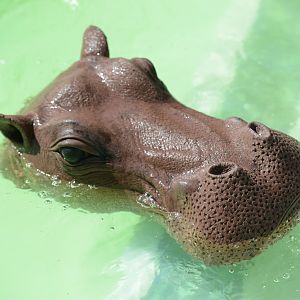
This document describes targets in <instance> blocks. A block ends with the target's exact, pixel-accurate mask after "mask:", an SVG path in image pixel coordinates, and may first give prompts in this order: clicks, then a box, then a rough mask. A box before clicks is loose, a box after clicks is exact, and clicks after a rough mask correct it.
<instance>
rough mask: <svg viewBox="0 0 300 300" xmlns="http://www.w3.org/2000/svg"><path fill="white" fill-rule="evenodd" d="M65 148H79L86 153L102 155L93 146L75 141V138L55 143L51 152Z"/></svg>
mask: <svg viewBox="0 0 300 300" xmlns="http://www.w3.org/2000/svg"><path fill="white" fill-rule="evenodd" d="M64 147H72V148H78V149H80V150H82V151H84V152H87V153H90V154H92V155H95V156H98V155H100V153H99V152H98V151H97V150H96V149H95V148H94V147H93V146H91V145H89V144H88V143H86V142H83V141H81V140H79V139H74V138H64V139H61V140H59V141H58V142H55V143H54V145H52V146H51V147H50V148H49V150H50V151H58V150H59V149H60V148H64Z"/></svg>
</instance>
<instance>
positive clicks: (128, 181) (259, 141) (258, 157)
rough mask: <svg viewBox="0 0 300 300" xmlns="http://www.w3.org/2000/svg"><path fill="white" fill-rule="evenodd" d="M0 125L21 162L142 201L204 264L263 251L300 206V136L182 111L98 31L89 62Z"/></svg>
mask: <svg viewBox="0 0 300 300" xmlns="http://www.w3.org/2000/svg"><path fill="white" fill-rule="evenodd" d="M0 129H1V131H2V133H3V134H4V135H5V136H6V137H7V138H8V139H10V140H11V142H12V143H13V144H14V146H15V148H14V149H15V153H14V155H15V156H18V155H19V156H22V158H24V159H25V160H26V161H28V162H30V163H31V164H32V165H33V167H34V168H36V169H39V170H41V171H43V172H44V173H46V174H52V175H57V176H58V177H59V178H60V179H61V180H65V181H72V180H76V181H77V182H80V183H83V184H89V185H93V186H97V187H108V188H111V189H119V190H124V191H131V193H132V195H133V196H132V197H133V199H134V201H136V200H135V199H136V194H138V195H140V196H139V200H140V202H143V201H144V200H145V201H144V202H145V203H146V204H147V203H148V204H149V205H150V206H151V211H156V212H157V213H159V214H161V215H163V216H164V217H165V224H166V227H167V229H168V231H169V232H170V233H171V235H173V236H174V237H175V238H176V239H177V240H178V241H179V242H180V243H181V244H182V245H183V246H184V248H185V249H186V250H187V251H188V252H189V253H191V254H192V255H194V256H196V257H199V258H202V259H204V260H205V261H207V262H211V263H228V262H234V261H238V260H241V259H247V258H250V257H252V256H254V255H256V254H257V253H259V252H260V251H261V249H263V248H264V247H265V246H266V245H268V244H270V243H271V242H273V241H274V240H275V239H276V238H277V237H278V235H279V234H282V233H285V232H286V231H287V230H288V228H289V227H290V225H291V223H292V220H295V216H296V215H297V213H298V211H299V208H300V201H299V197H300V145H299V142H298V141H296V140H294V139H292V138H291V137H288V136H287V135H285V134H283V133H280V132H277V131H274V130H271V129H269V128H268V127H266V126H265V125H263V124H261V123H257V122H251V123H247V122H245V121H244V120H242V119H239V118H229V119H227V120H220V119H216V118H212V117H209V116H206V115H204V114H202V113H200V112H197V111H195V110H192V109H190V108H187V107H185V106H184V105H182V104H180V103H179V102H177V101H176V100H175V99H174V98H173V97H172V95H171V94H170V93H169V92H168V90H167V88H166V87H165V85H164V84H163V83H162V82H161V81H160V80H159V79H158V77H157V75H156V71H155V69H154V67H153V65H152V64H151V62H150V61H149V60H147V59H141V58H135V59H131V60H128V59H124V58H113V59H111V58H109V51H108V46H107V42H106V37H105V35H104V34H103V33H102V32H101V31H100V30H99V29H98V28H96V27H89V28H88V29H87V30H86V32H85V34H84V39H83V47H82V52H81V59H80V60H79V61H78V62H76V63H75V64H73V65H72V66H71V67H70V68H69V69H68V70H67V71H65V72H64V73H62V74H61V75H60V76H59V77H58V78H57V79H56V80H55V81H54V82H53V83H52V84H51V85H50V86H48V87H47V88H46V89H45V90H44V91H43V92H42V93H40V94H39V95H38V96H37V97H36V98H35V99H34V101H33V102H32V103H31V105H29V107H27V108H26V109H25V110H23V111H22V114H21V115H13V116H12V115H10V116H8V115H0ZM99 201H100V200H99ZM136 205H138V204H136Z"/></svg>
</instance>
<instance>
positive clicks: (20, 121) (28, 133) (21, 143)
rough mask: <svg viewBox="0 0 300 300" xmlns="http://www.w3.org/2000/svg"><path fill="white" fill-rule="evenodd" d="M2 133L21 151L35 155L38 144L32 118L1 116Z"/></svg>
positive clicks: (0, 127)
mask: <svg viewBox="0 0 300 300" xmlns="http://www.w3.org/2000/svg"><path fill="white" fill-rule="evenodd" d="M0 131H2V133H3V135H4V136H5V137H7V138H8V139H9V140H10V141H11V142H12V143H13V144H14V145H15V146H16V147H17V148H18V150H19V151H21V152H24V153H29V154H34V153H35V152H36V149H37V146H36V145H37V142H36V139H35V135H34V130H33V120H32V118H31V116H22V115H2V114H0Z"/></svg>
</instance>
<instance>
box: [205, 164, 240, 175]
mask: <svg viewBox="0 0 300 300" xmlns="http://www.w3.org/2000/svg"><path fill="white" fill-rule="evenodd" d="M235 170H237V166H236V165H235V164H233V163H219V164H217V165H214V166H211V167H210V168H209V169H208V174H209V175H212V176H224V175H229V174H232V173H233V172H234V171H235Z"/></svg>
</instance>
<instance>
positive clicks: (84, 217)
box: [0, 0, 300, 300]
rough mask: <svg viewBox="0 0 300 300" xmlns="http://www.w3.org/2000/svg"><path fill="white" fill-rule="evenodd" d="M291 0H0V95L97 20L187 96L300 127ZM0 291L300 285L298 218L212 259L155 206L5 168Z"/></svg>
mask: <svg viewBox="0 0 300 300" xmlns="http://www.w3.org/2000/svg"><path fill="white" fill-rule="evenodd" d="M299 11H300V3H299V1H296V0H291V1H285V0H278V1H272V0H252V1H248V0H226V1H224V0H211V1H198V0H190V1H185V2H182V1H167V0H153V1H146V0H141V1H133V0H127V1H125V0H124V1H111V0H97V1H96V0H94V1H91V0H65V1H64V0H51V1H50V0H49V1H46V0H45V1H37V0H14V1H11V0H1V4H0V78H1V80H0V108H1V113H16V112H17V111H18V110H19V109H20V108H21V107H22V105H23V104H24V99H28V98H29V97H31V96H33V95H35V94H36V93H37V92H39V91H40V90H41V89H42V88H43V87H44V86H45V85H46V84H48V83H49V82H50V81H51V80H52V79H53V78H54V77H55V76H56V75H57V74H58V73H59V72H61V71H62V70H64V69H65V68H66V67H68V66H69V65H70V64H71V63H72V62H74V61H75V60H76V59H77V58H78V56H79V53H80V44H81V35H82V32H83V31H84V29H85V28H86V27H87V26H88V25H90V24H95V25H98V26H100V27H101V28H102V29H103V30H104V31H105V33H106V34H107V36H108V38H109V45H110V50H111V54H112V56H124V57H128V58H131V57H135V56H144V57H148V58H150V59H151V60H152V61H153V63H154V64H155V66H156V68H157V71H158V74H159V76H160V78H162V79H163V80H164V82H165V83H166V85H167V86H168V88H169V90H170V91H171V92H172V93H173V95H174V96H175V97H176V98H177V99H179V100H180V101H182V102H183V103H185V104H187V105H189V106H192V107H193V108H195V109H198V110H201V111H203V112H206V113H209V114H212V115H214V116H216V117H222V118H225V117H228V116H231V115H239V116H242V117H243V118H245V119H246V120H248V121H251V120H261V121H263V122H264V123H266V124H267V125H269V126H271V127H274V128H276V129H279V130H282V131H284V132H286V133H288V134H291V135H293V136H294V137H296V138H298V139H299V138H300V117H299V116H300V85H299V82H300V56H299V53H300V27H299V24H298V23H299V22H298V19H299ZM0 190H1V196H0V199H1V201H0V238H1V248H0V282H1V284H0V299H12V300H19V299H20V300H21V299H22V300H35V299H43V300H47V299H49V300H50V299H59V300H60V299H64V300H68V299H72V300H76V299H78V300H85V299H87V300H89V299H122V300H123V299H172V300H174V299H208V300H210V299H216V300H222V299H264V300H268V299H272V300H276V299H278V300H279V299H289V300H293V299H300V286H299V282H300V225H299V226H297V227H296V228H295V229H294V230H293V231H292V232H291V233H290V234H289V235H288V236H286V237H285V238H284V239H283V240H281V241H279V242H278V243H276V244H275V245H274V246H272V247H270V248H269V249H268V250H267V251H265V252H264V253H263V254H261V255H260V256H258V257H256V258H255V259H253V260H251V261H248V262H242V263H240V264H236V265H232V266H221V267H217V266H214V267H211V266H205V265H203V264H202V263H201V262H200V261H197V260H194V259H193V258H191V257H190V256H189V255H187V254H186V253H185V252H184V251H183V250H181V248H180V246H178V245H177V244H176V242H175V241H174V240H173V239H172V238H170V237H169V236H168V234H167V233H166V232H165V230H164V229H163V228H162V227H161V226H159V225H158V224H156V223H155V222H154V221H153V220H151V219H146V218H144V217H141V216H138V215H135V214H133V213H128V212H118V213H111V214H100V213H96V212H94V213H91V212H87V211H85V210H83V209H80V208H78V209H74V208H70V207H68V206H66V205H65V204H63V203H60V202H57V201H55V200H53V199H52V198H51V197H49V196H48V195H47V193H37V192H33V191H31V190H30V189H18V188H16V187H15V185H14V184H13V183H12V182H11V181H9V180H8V179H5V178H4V177H3V176H0Z"/></svg>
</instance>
